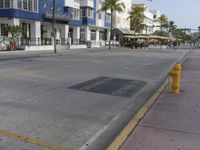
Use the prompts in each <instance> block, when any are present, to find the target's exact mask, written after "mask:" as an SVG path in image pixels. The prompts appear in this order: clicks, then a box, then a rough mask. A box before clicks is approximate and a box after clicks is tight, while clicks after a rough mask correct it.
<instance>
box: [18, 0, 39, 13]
mask: <svg viewBox="0 0 200 150" xmlns="http://www.w3.org/2000/svg"><path fill="white" fill-rule="evenodd" d="M17 8H18V9H22V10H28V11H34V12H37V11H38V0H17Z"/></svg>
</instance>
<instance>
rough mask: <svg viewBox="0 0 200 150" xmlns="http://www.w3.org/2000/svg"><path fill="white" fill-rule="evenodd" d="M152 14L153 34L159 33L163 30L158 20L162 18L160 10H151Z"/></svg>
mask: <svg viewBox="0 0 200 150" xmlns="http://www.w3.org/2000/svg"><path fill="white" fill-rule="evenodd" d="M150 12H151V13H152V14H153V33H154V32H155V31H159V30H160V29H161V27H160V23H159V22H157V21H156V20H157V19H158V18H159V17H160V16H161V13H160V11H159V10H150Z"/></svg>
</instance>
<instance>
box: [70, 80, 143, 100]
mask: <svg viewBox="0 0 200 150" xmlns="http://www.w3.org/2000/svg"><path fill="white" fill-rule="evenodd" d="M145 85H146V82H144V81H138V80H128V79H118V78H111V77H98V78H95V79H92V80H89V81H86V82H83V83H80V84H78V85H75V86H72V87H70V88H71V89H76V90H81V91H88V92H95V93H101V94H108V95H114V96H123V97H132V96H133V95H134V94H136V93H137V92H138V91H139V90H141V89H142V88H143V87H144V86H145Z"/></svg>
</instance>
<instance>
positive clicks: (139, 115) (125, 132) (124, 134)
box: [106, 79, 168, 150]
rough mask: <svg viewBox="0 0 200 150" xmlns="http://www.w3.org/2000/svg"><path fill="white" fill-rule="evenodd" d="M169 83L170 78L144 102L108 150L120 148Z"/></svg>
mask: <svg viewBox="0 0 200 150" xmlns="http://www.w3.org/2000/svg"><path fill="white" fill-rule="evenodd" d="M167 84H168V79H167V80H165V81H164V83H163V84H162V86H161V87H160V88H159V89H158V90H157V91H156V93H154V95H153V96H152V97H151V98H150V99H149V100H148V101H147V102H146V103H145V104H144V106H143V107H142V108H141V109H140V110H139V111H138V112H137V114H136V115H135V116H134V117H133V119H132V120H131V121H130V122H129V123H128V125H126V127H125V128H124V129H123V130H122V131H121V132H120V134H119V135H118V136H117V137H116V138H115V139H114V141H113V142H112V143H111V144H110V145H109V146H108V147H107V149H106V150H118V149H119V148H120V147H121V146H122V144H123V143H124V142H125V141H126V139H127V138H128V136H129V135H130V134H131V133H132V132H133V130H134V129H135V128H136V126H137V124H138V123H139V121H140V120H141V119H142V118H143V117H144V115H145V114H146V112H147V111H148V110H149V109H150V108H151V106H152V105H153V104H154V103H155V101H156V100H157V99H158V97H159V96H160V95H161V93H162V92H163V91H164V89H165V88H166V86H167Z"/></svg>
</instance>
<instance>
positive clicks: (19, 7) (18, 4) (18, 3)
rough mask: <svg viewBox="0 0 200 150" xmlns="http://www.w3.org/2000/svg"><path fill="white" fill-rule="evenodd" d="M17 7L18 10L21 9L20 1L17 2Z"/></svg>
mask: <svg viewBox="0 0 200 150" xmlns="http://www.w3.org/2000/svg"><path fill="white" fill-rule="evenodd" d="M17 7H18V9H22V0H18V1H17Z"/></svg>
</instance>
